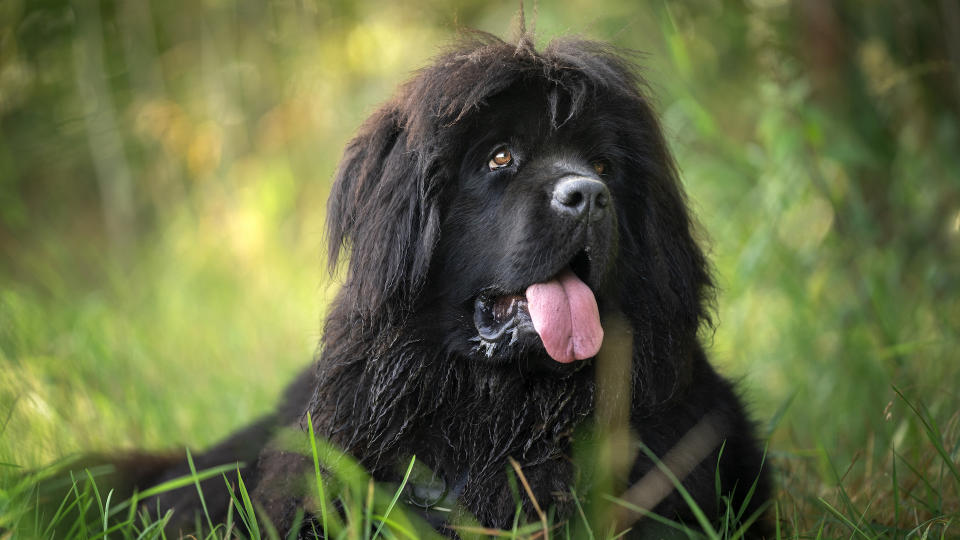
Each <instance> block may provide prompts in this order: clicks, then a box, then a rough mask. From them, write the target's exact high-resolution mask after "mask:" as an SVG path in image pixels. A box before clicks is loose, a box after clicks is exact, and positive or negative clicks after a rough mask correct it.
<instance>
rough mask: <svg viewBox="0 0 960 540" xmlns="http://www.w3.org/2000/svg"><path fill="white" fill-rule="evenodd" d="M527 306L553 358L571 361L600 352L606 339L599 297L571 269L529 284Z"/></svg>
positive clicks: (559, 360)
mask: <svg viewBox="0 0 960 540" xmlns="http://www.w3.org/2000/svg"><path fill="white" fill-rule="evenodd" d="M527 308H528V309H529V310H530V319H532V320H533V327H534V328H535V329H536V330H537V334H540V340H541V341H543V346H544V347H545V348H546V349H547V354H549V355H550V357H551V358H553V359H554V360H556V361H557V362H562V363H568V362H573V361H574V360H584V359H587V358H590V357H593V356H596V355H597V351H599V350H600V344H601V343H602V342H603V328H602V327H601V326H600V310H599V309H598V308H597V299H596V298H594V297H593V292H592V291H591V290H590V287H587V284H586V283H584V282H582V281H580V278H578V277H577V276H576V275H575V274H574V273H573V272H571V271H570V270H569V269H567V270H564V271H563V272H560V274H559V275H558V276H557V277H556V278H554V279H552V280H550V281H547V282H544V283H534V284H533V285H531V286H529V287H527Z"/></svg>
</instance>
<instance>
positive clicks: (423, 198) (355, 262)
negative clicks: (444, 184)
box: [327, 102, 440, 319]
mask: <svg viewBox="0 0 960 540" xmlns="http://www.w3.org/2000/svg"><path fill="white" fill-rule="evenodd" d="M403 122H404V121H403V119H402V117H401V114H400V112H399V110H398V108H397V105H396V103H395V102H393V103H390V104H387V105H386V106H384V107H383V108H382V109H380V110H379V111H377V112H376V113H374V114H373V116H371V117H370V118H369V119H368V120H367V121H366V123H364V125H363V126H362V127H361V128H360V132H359V133H358V134H357V136H356V137H355V138H354V139H353V140H352V141H351V142H350V143H349V144H348V145H347V148H346V150H345V151H344V155H343V159H342V161H341V163H340V167H339V169H338V171H337V175H336V178H335V180H334V183H333V188H332V191H331V193H330V198H329V200H328V203H327V235H328V237H327V241H328V248H329V264H330V268H331V270H333V269H334V268H335V267H336V265H337V262H338V260H339V259H340V257H341V256H343V255H344V252H345V251H349V253H350V262H349V265H348V268H347V276H346V283H345V287H346V288H348V289H349V290H350V291H351V295H350V298H353V299H355V300H356V302H357V303H358V304H357V305H356V306H354V308H355V309H357V310H359V311H360V313H361V314H362V315H363V316H364V317H369V316H376V317H379V316H386V317H389V318H391V319H395V318H396V317H403V316H405V315H406V314H407V313H408V312H409V310H410V309H411V308H412V305H413V302H415V300H416V298H417V295H418V294H419V292H420V290H421V289H422V287H423V284H424V281H425V280H426V276H427V272H428V270H429V266H430V260H431V255H432V253H433V249H434V246H435V245H436V243H437V240H438V237H439V230H440V215H439V206H438V204H437V202H436V198H437V197H436V193H434V192H433V191H434V190H433V188H432V187H431V182H430V178H429V175H430V171H429V168H430V167H429V165H428V163H427V161H426V160H425V159H423V152H422V151H420V149H418V148H416V147H415V146H414V145H411V144H408V141H407V132H406V131H405V129H404V126H403Z"/></svg>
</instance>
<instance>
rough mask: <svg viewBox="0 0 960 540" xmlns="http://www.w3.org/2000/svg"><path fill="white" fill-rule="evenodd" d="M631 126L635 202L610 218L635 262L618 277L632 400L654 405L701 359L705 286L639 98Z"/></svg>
mask: <svg viewBox="0 0 960 540" xmlns="http://www.w3.org/2000/svg"><path fill="white" fill-rule="evenodd" d="M634 118H636V119H637V122H636V123H635V128H634V130H633V132H632V133H629V134H627V138H628V139H629V142H628V146H629V147H630V148H631V157H630V163H629V168H630V169H631V170H630V171H629V174H628V176H630V177H632V178H635V179H640V181H639V182H633V183H632V184H631V186H630V188H629V189H630V190H632V191H633V193H632V194H631V196H630V198H631V199H632V200H633V201H636V202H635V203H630V204H628V206H630V208H627V209H624V210H621V211H620V212H618V214H619V215H620V216H622V217H621V219H622V220H623V222H622V223H620V231H621V241H623V242H626V243H629V244H632V245H631V246H624V247H625V248H626V252H627V253H635V254H640V256H639V257H636V259H635V260H633V261H630V262H629V263H628V264H627V266H628V268H627V269H626V273H625V275H623V276H622V277H621V279H622V281H621V287H622V288H623V289H624V290H625V291H626V294H625V295H624V297H625V300H624V305H623V309H624V312H625V313H627V314H628V317H631V318H632V319H633V320H634V323H635V328H637V329H638V332H637V334H636V335H635V341H636V344H635V346H636V356H637V357H638V358H639V362H638V365H637V366H635V370H636V371H635V383H634V385H635V387H637V388H636V389H635V390H636V392H635V395H640V396H643V399H644V400H645V401H648V402H661V401H664V400H668V399H670V398H671V397H672V396H673V395H675V394H676V392H677V391H678V390H680V389H682V388H684V387H685V386H686V385H687V384H688V382H689V377H690V375H691V373H692V369H691V368H692V365H693V363H694V362H696V361H697V360H696V358H697V356H698V355H702V348H701V346H700V344H699V341H698V336H697V335H698V331H699V330H700V328H701V327H703V326H709V325H710V324H711V317H710V309H711V303H712V299H713V283H712V279H711V275H710V268H709V263H708V262H707V259H706V257H705V255H704V253H703V250H702V249H701V247H700V245H699V243H698V242H697V239H696V238H695V236H694V230H695V222H694V219H693V217H692V215H691V214H690V212H689V210H688V208H687V200H686V195H685V193H684V190H683V186H682V184H681V183H680V179H679V174H678V172H677V169H676V167H675V165H674V162H673V158H672V157H671V154H670V151H669V149H668V147H667V143H666V140H665V139H664V136H663V132H662V129H661V128H660V125H659V122H658V120H657V117H656V114H655V113H654V111H653V109H652V108H651V107H650V105H649V104H648V102H647V100H646V99H645V98H643V97H642V96H638V100H637V102H636V104H635V113H634ZM635 205H639V206H640V211H637V207H636V206H635Z"/></svg>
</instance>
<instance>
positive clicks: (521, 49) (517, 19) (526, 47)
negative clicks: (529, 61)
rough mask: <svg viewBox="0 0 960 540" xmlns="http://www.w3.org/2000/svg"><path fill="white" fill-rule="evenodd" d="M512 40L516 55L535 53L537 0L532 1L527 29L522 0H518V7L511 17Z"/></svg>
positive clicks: (531, 54)
mask: <svg viewBox="0 0 960 540" xmlns="http://www.w3.org/2000/svg"><path fill="white" fill-rule="evenodd" d="M511 26H512V27H513V29H512V32H511V33H512V34H513V39H512V41H513V42H514V43H516V46H517V48H516V51H515V52H514V54H516V55H523V54H525V55H530V56H533V55H536V53H537V48H536V39H535V38H536V35H537V32H536V28H537V2H536V1H534V3H533V17H532V18H531V20H530V30H529V31H527V16H526V12H525V11H524V8H523V0H520V9H519V10H517V14H516V15H515V16H514V18H513V24H512V25H511Z"/></svg>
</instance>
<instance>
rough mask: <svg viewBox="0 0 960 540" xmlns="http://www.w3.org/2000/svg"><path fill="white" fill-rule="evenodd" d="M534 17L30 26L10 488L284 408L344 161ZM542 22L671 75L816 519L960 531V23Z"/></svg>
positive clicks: (41, 18)
mask: <svg viewBox="0 0 960 540" xmlns="http://www.w3.org/2000/svg"><path fill="white" fill-rule="evenodd" d="M518 6H519V4H518V3H517V2H502V3H501V2H489V1H475V0H471V1H462V2H446V1H440V0H420V1H410V2H386V1H383V2H374V1H362V2H354V1H345V0H333V1H327V0H323V1H321V0H267V1H264V0H240V1H224V0H202V1H188V0H157V1H154V2H146V1H109V0H104V1H96V0H78V1H75V2H70V1H66V0H3V1H2V2H0V462H2V463H0V466H3V467H7V468H12V467H15V466H18V467H34V466H38V465H40V464H43V463H46V462H49V461H51V460H53V459H56V458H58V457H60V456H63V455H66V454H68V453H71V452H77V451H87V450H95V449H114V448H132V447H141V448H154V449H158V448H171V447H177V446H182V445H185V444H189V445H191V446H192V447H194V448H196V447H201V446H203V445H206V444H208V443H210V442H213V441H214V440H216V439H218V438H220V437H222V436H223V435H225V434H227V433H228V432H230V431H232V430H233V429H235V428H236V427H237V426H239V425H241V424H244V423H246V422H248V421H250V420H251V419H253V418H255V417H256V416H257V415H259V414H262V413H264V412H265V411H267V410H268V409H269V408H270V407H271V406H272V404H273V402H274V400H275V399H276V397H277V396H278V395H279V393H280V391H281V389H282V387H283V385H284V384H285V383H286V382H287V381H288V380H289V379H290V378H291V377H292V376H293V375H294V374H295V373H296V372H297V371H298V370H299V369H300V368H301V367H303V366H305V365H306V364H307V363H308V362H309V361H310V359H311V355H312V354H313V351H314V348H315V346H316V343H317V340H318V338H319V335H320V322H321V319H322V315H323V311H324V307H325V305H326V302H327V301H328V300H329V299H330V298H331V296H332V294H334V293H335V291H336V286H337V285H336V280H335V279H333V278H331V277H330V276H328V275H327V274H326V272H325V269H324V266H325V262H326V261H325V260H324V258H323V253H324V251H325V249H324V234H323V222H324V209H325V201H326V196H327V193H328V191H329V187H330V181H331V178H332V176H333V173H334V169H335V166H336V163H337V160H338V157H339V155H340V152H341V150H342V148H343V145H344V143H345V142H346V141H347V140H348V138H349V137H350V135H351V133H352V132H354V130H355V129H356V128H357V127H358V126H359V124H360V123H361V121H362V120H363V119H364V118H365V117H366V116H367V115H369V114H370V113H371V112H372V111H373V110H375V108H376V106H377V104H379V103H380V102H382V101H383V100H385V99H386V98H387V97H388V96H389V95H390V93H391V92H392V90H393V89H394V88H395V87H396V85H397V84H398V83H400V82H402V81H403V80H405V79H406V78H407V77H408V76H409V75H410V73H411V71H413V70H415V69H416V68H418V67H419V66H422V65H423V64H424V63H426V62H427V61H428V60H429V58H430V57H431V56H433V55H434V54H436V53H437V52H438V50H439V49H440V47H442V46H443V44H445V43H447V42H448V41H449V40H450V39H451V38H452V37H454V36H455V35H456V32H457V31H458V29H460V28H464V27H469V28H478V29H482V30H486V31H490V32H493V33H495V34H498V35H501V36H505V37H509V35H510V32H511V29H512V28H513V27H515V20H514V17H515V14H516V12H517V9H518ZM526 9H527V19H528V27H532V26H535V28H536V33H537V36H538V38H537V41H538V43H539V44H541V45H543V44H545V43H547V42H548V41H549V40H550V38H552V37H554V36H558V35H565V34H580V35H583V36H587V37H591V38H596V39H601V40H605V41H610V42H613V43H615V44H617V45H620V46H623V47H627V48H631V49H637V50H640V51H644V52H645V53H647V54H646V56H645V57H644V58H645V60H644V64H645V69H644V73H645V76H646V78H647V79H648V80H649V82H650V83H651V87H652V90H653V92H654V94H655V95H656V98H657V109H658V110H659V112H660V113H661V115H662V117H663V121H664V124H665V127H666V130H667V136H668V139H669V142H670V144H671V145H672V147H673V150H674V152H675V153H676V157H677V160H678V162H679V164H680V167H681V170H682V175H683V178H684V182H685V185H686V188H687V191H688V193H689V195H690V199H691V201H692V204H693V207H694V209H695V212H696V213H697V214H698V216H699V218H700V221H701V223H702V225H703V231H704V241H705V243H706V244H707V245H708V246H709V251H710V254H711V257H712V260H713V262H714V264H715V270H716V275H717V280H718V283H719V285H720V290H719V295H718V315H719V316H718V319H719V327H718V329H717V330H716V332H712V333H709V334H707V335H704V339H705V340H706V341H707V342H708V344H709V345H710V348H711V354H712V358H713V359H714V361H715V363H716V364H717V365H718V366H719V368H720V369H721V371H723V372H724V373H726V374H727V375H730V376H731V377H734V378H736V379H738V380H740V381H741V382H740V388H741V390H742V392H743V393H744V394H745V395H746V396H747V397H748V400H749V402H750V406H751V410H752V411H753V414H754V416H755V417H756V419H757V420H758V422H759V424H760V427H761V431H762V432H763V433H764V434H765V435H769V437H770V455H771V458H772V460H773V463H774V465H775V466H776V467H777V471H778V476H779V478H780V484H781V500H782V501H783V503H782V506H783V510H782V511H783V512H784V513H785V514H786V515H787V517H789V518H790V519H792V520H793V522H794V524H795V526H796V527H798V528H804V527H815V526H816V523H817V522H818V520H821V522H822V520H829V519H832V518H831V517H830V516H831V514H830V512H829V511H824V507H823V504H825V503H824V501H829V504H831V505H834V506H836V505H843V506H844V507H845V508H848V509H849V510H850V511H849V512H847V513H848V514H849V515H854V516H856V515H857V514H861V513H862V515H863V517H862V519H863V520H864V522H870V523H876V524H879V525H880V526H893V525H897V526H899V527H903V528H909V527H917V528H918V529H919V528H922V527H923V526H925V525H929V524H931V523H935V522H936V523H940V522H943V521H945V518H944V517H943V516H950V515H956V512H957V511H958V508H960V503H958V501H960V495H958V493H960V475H958V474H957V461H958V453H960V442H958V432H960V427H958V423H960V412H958V408H960V357H958V356H960V355H958V353H957V350H958V345H960V336H958V331H960V123H958V115H960V67H958V66H960V3H957V2H955V1H954V0H942V1H940V2H935V1H931V2H913V1H909V0H901V1H896V0H890V1H886V2H867V3H863V2H829V1H826V0H810V1H802V2H801V1H798V2H788V1H783V0H751V1H744V2H733V1H731V2H723V1H719V0H716V1H714V0H695V1H691V2H683V3H673V2H670V3H665V2H658V1H650V2H641V3H638V2H635V1H628V0H605V1H602V2H597V1H594V0H591V1H589V2H588V1H586V0H576V1H569V2H563V3H554V2H541V3H540V4H539V5H537V6H534V5H532V4H531V3H529V2H528V3H527V6H526ZM898 391H899V392H900V393H901V394H902V397H901V396H899V395H898V393H897V392H898ZM0 494H2V493H0ZM951 509H952V510H951ZM951 512H953V514H951ZM937 520H940V521H937Z"/></svg>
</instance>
